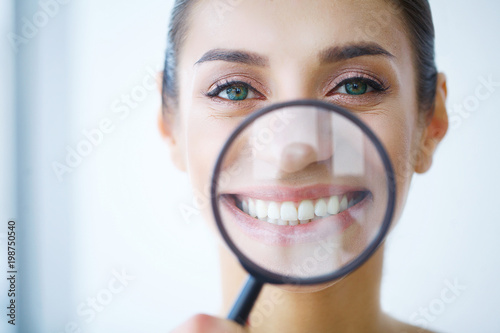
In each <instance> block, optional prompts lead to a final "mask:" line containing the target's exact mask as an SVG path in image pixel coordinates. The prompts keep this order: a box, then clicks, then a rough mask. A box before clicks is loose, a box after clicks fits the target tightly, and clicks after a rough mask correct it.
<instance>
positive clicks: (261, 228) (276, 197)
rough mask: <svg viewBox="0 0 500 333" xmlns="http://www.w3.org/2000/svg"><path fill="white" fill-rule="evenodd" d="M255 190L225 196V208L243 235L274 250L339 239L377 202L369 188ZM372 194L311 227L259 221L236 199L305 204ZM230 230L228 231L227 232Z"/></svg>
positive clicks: (321, 187)
mask: <svg viewBox="0 0 500 333" xmlns="http://www.w3.org/2000/svg"><path fill="white" fill-rule="evenodd" d="M276 189H277V187H273V188H269V187H263V188H258V189H257V188H252V189H251V190H250V189H248V190H243V191H238V193H237V194H232V195H231V194H223V195H222V196H221V208H222V209H225V210H226V211H227V212H228V213H229V214H231V215H232V216H233V217H234V222H235V223H234V224H233V225H236V226H238V228H239V229H240V230H241V231H243V233H244V234H245V235H247V236H248V237H249V238H251V239H253V240H256V241H258V242H259V243H262V244H266V245H272V246H290V245H294V244H301V243H307V242H315V241H320V240H321V239H324V238H325V234H327V235H328V236H329V237H330V236H339V235H341V234H342V233H343V232H344V231H345V230H346V229H347V228H349V227H350V226H351V225H352V224H353V223H354V222H356V219H355V218H354V217H353V215H359V214H356V213H357V212H359V211H362V210H363V209H367V206H368V205H369V204H370V203H371V202H373V194H372V192H370V191H368V190H367V189H366V188H361V187H352V186H335V187H332V186H331V185H330V186H328V185H321V186H310V187H305V188H300V189H293V188H281V187H280V188H279V189H280V190H279V191H277V190H276ZM356 191H368V192H369V195H367V196H366V197H365V198H364V199H363V200H361V201H360V202H359V203H357V204H356V205H354V206H352V207H350V208H348V209H346V210H344V211H343V212H341V213H338V214H336V215H331V216H328V217H324V218H321V219H317V220H314V221H311V222H309V223H307V224H298V225H294V226H290V225H288V226H281V225H275V224H271V223H267V222H265V221H261V220H259V219H256V218H253V217H251V216H250V215H248V214H246V213H245V212H243V211H242V210H240V209H239V208H238V207H237V206H236V202H235V197H234V195H237V196H240V195H241V196H249V197H252V198H256V199H261V200H273V201H301V200H307V199H314V198H319V197H326V196H331V195H341V194H345V193H348V192H356ZM227 229H228V228H227V227H226V230H227Z"/></svg>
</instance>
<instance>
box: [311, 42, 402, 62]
mask: <svg viewBox="0 0 500 333" xmlns="http://www.w3.org/2000/svg"><path fill="white" fill-rule="evenodd" d="M367 55H368V56H376V55H383V56H386V57H389V58H395V57H394V56H393V55H392V54H391V53H390V52H389V51H387V50H386V49H384V48H383V47H382V46H380V45H379V44H377V43H360V44H349V45H344V46H333V47H329V48H327V49H325V50H323V51H321V52H320V54H319V59H320V62H321V63H333V62H338V61H343V60H349V59H352V58H357V57H362V56H367Z"/></svg>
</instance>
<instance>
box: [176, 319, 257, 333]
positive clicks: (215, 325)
mask: <svg viewBox="0 0 500 333" xmlns="http://www.w3.org/2000/svg"><path fill="white" fill-rule="evenodd" d="M202 332H203V333H245V332H248V331H247V330H246V329H245V328H244V327H242V326H240V325H238V324H237V323H235V322H233V321H231V320H227V319H221V318H217V317H212V316H209V315H204V314H199V315H196V316H194V317H192V318H190V319H189V320H187V321H186V322H185V323H184V324H182V325H181V326H179V327H178V328H176V329H174V330H173V331H172V332H171V333H202Z"/></svg>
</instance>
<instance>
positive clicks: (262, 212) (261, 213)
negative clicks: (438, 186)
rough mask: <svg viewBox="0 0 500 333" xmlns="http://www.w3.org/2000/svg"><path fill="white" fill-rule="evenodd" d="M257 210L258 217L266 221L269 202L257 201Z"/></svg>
mask: <svg viewBox="0 0 500 333" xmlns="http://www.w3.org/2000/svg"><path fill="white" fill-rule="evenodd" d="M255 210H256V212H257V217H258V218H259V219H264V218H265V217H267V202H265V201H263V200H256V202H255Z"/></svg>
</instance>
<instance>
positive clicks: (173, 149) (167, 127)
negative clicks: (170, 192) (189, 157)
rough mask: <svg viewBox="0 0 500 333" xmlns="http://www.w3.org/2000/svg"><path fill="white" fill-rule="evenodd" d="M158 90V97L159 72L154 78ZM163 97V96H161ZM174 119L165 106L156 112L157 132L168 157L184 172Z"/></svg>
mask: <svg viewBox="0 0 500 333" xmlns="http://www.w3.org/2000/svg"><path fill="white" fill-rule="evenodd" d="M156 81H157V84H158V90H159V91H160V95H162V94H163V89H162V88H163V72H159V73H158V76H157V78H156ZM162 97H163V96H162ZM174 118H175V117H174V116H173V114H172V113H171V112H169V110H165V106H164V105H163V103H162V105H161V107H160V112H158V119H157V124H158V130H159V131H160V134H161V136H162V137H163V138H164V139H165V141H166V142H167V144H168V147H169V149H170V157H171V159H172V162H174V165H175V166H176V167H177V168H178V169H179V170H181V171H186V164H185V160H184V154H183V147H182V145H181V144H180V142H179V140H177V138H176V135H175V133H174V121H175V119H174Z"/></svg>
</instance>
